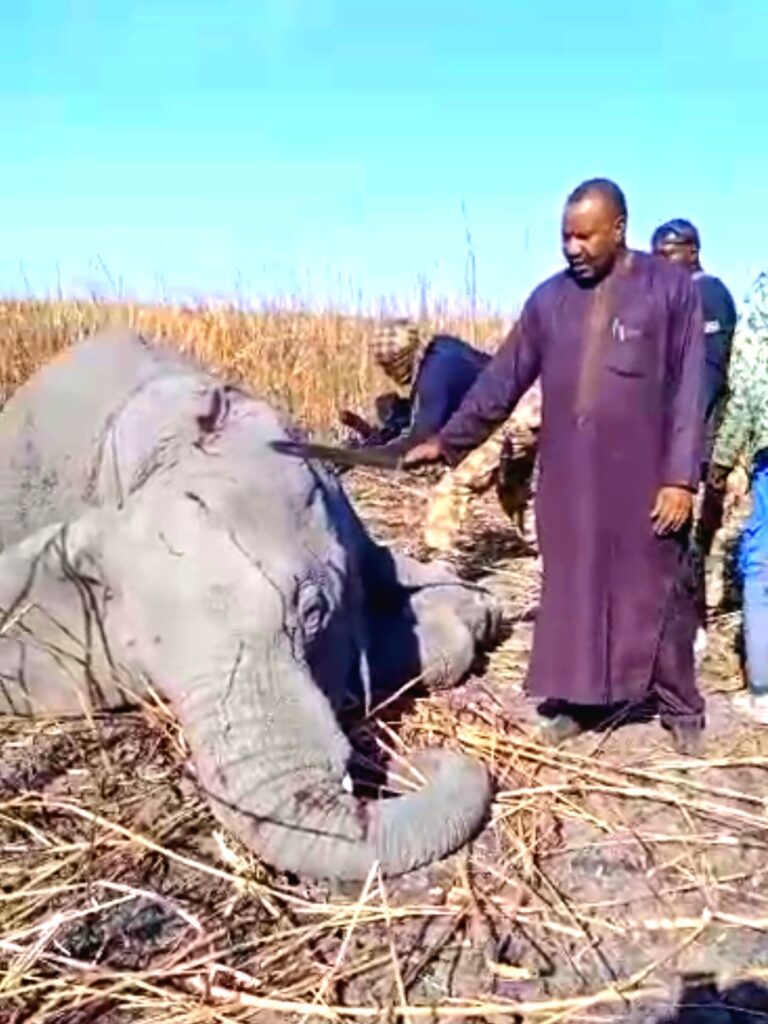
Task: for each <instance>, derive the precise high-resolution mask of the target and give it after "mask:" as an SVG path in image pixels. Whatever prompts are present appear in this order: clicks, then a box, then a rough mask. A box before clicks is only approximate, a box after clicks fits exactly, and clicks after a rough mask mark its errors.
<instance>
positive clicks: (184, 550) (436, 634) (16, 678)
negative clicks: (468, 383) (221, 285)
mask: <svg viewBox="0 0 768 1024" xmlns="http://www.w3.org/2000/svg"><path fill="white" fill-rule="evenodd" d="M290 436H292V435H291V433H290V431H289V429H288V428H287V427H286V426H285V424H284V423H283V421H282V420H281V419H280V418H279V417H278V415H277V414H276V413H275V411H274V410H273V409H272V408H270V407H269V406H268V405H267V404H265V403H264V402H262V401H259V400H257V399H255V398H254V397H252V396H251V395H249V394H248V393H246V392H245V391H243V390H241V389H239V388H236V387H233V386H231V385H229V384H228V383H227V382H226V381H223V380H222V379H220V378H217V377H216V376H214V375H213V374H211V373H210V372H208V371H207V370H205V369H204V368H202V367H201V366H199V365H197V364H195V363H193V362H192V361H190V360H188V359H186V358H185V357H183V356H182V355H181V354H180V353H178V352H176V351H174V350H172V349H170V348H168V347H165V346H153V345H151V344H149V343H148V342H146V341H145V340H143V339H142V338H140V337H138V336H136V335H133V334H130V333H127V332H118V333H110V334H107V335H104V336H101V337H97V338H92V339H89V340H85V341H80V342H78V343H76V344H75V345H73V346H72V347H71V348H70V349H68V350H67V351H65V352H64V353H63V354H62V355H60V356H59V357H57V358H56V359H55V360H53V361H52V362H51V363H49V364H48V365H47V366H46V367H44V368H43V369H42V370H41V371H40V372H39V373H38V374H37V375H36V376H34V377H33V378H32V379H31V380H30V381H29V382H27V383H26V385H24V386H23V387H22V388H21V389H20V390H19V391H17V392H16V394H15V395H14V396H13V397H12V399H11V400H10V401H9V402H8V404H7V405H6V406H5V408H4V410H3V412H2V415H1V416H0V543H1V544H2V554H0V608H2V613H3V625H2V629H1V630H0V711H5V712H10V713H14V714H35V713H36V712H38V711H45V712H48V713H54V714H82V713H83V712H85V711H87V710H88V709H92V710H103V709H114V708H118V707H121V706H125V705H126V704H130V703H131V702H132V701H134V702H135V700H136V699H137V696H138V697H140V696H141V692H142V687H146V683H147V682H149V683H151V684H152V685H153V686H154V687H156V689H157V690H159V691H160V692H161V693H162V694H163V695H164V696H165V697H166V698H167V699H168V700H169V701H170V703H171V704H172V706H173V708H174V711H175V713H176V715H177V716H178V719H179V721H180V723H181V726H182V728H183V730H184V733H185V735H186V738H187V741H188V743H189V747H190V750H191V752H192V757H193V761H194V764H195V771H196V776H197V780H198V783H199V785H200V786H201V787H202V789H203V791H204V792H205V794H206V796H207V798H208V799H209V801H210V803H211V806H212V808H213V810H214V813H215V814H216V815H217V817H218V818H219V819H220V820H221V821H222V822H223V823H224V824H225V825H226V826H227V827H228V828H229V829H231V831H232V832H233V833H235V834H236V835H237V836H238V837H239V838H241V839H242V840H243V841H244V842H245V843H247V844H248V845H249V846H250V847H251V848H252V849H254V850H255V851H256V852H258V853H259V854H260V855H261V856H262V857H263V858H264V859H265V860H266V861H267V862H268V863H270V864H272V865H274V866H275V867H277V868H279V869H283V870H291V871H295V872H297V873H299V874H302V875H305V876H308V877H324V878H338V879H358V878H361V877H365V876H366V874H367V872H368V871H369V869H370V868H371V866H372V865H373V863H374V861H375V860H377V859H378V861H379V862H380V864H381V868H382V870H383V871H384V872H386V873H387V874H399V873H402V872H405V871H408V870H411V869H414V868H416V867H418V866H420V865H423V864H426V863H428V862H430V861H432V860H435V859H437V858H440V857H442V856H444V855H446V854H448V853H450V852H452V851H454V850H456V849H457V848H459V847H460V846H462V845H463V844H464V843H465V842H467V841H468V840H469V839H470V838H471V837H472V836H473V834H474V833H475V832H476V831H477V829H478V828H479V826H480V825H481V823H482V821H483V818H484V816H485V814H486V811H487V808H488V805H489V800H490V788H489V779H488V776H487V773H486V771H485V769H484V768H483V767H482V766H481V765H480V764H479V763H478V762H475V761H474V760H472V759H470V758H468V757H466V756H465V755H463V754H460V753H458V752H451V751H448V750H439V751H435V750H432V751H427V752H425V753H424V755H423V758H422V760H421V761H420V767H421V768H422V771H423V773H424V776H425V778H426V779H427V785H426V786H424V787H423V788H422V789H420V790H418V791H414V792H413V793H408V794H407V795H404V796H398V797H395V798H391V799H382V800H373V801H369V802H364V801H362V800H360V799H358V798H357V797H355V796H353V795H352V794H351V793H350V792H349V786H348V775H347V773H348V761H349V757H350V744H349V741H348V738H347V737H346V735H345V734H344V732H343V731H342V730H341V728H340V726H339V723H338V720H337V714H338V712H339V711H340V710H341V709H342V708H343V706H344V705H345V704H346V703H348V702H349V701H354V702H357V703H358V704H363V705H364V706H365V705H366V704H370V702H371V701H376V700H377V699H378V698H379V697H380V696H381V695H382V694H385V693H391V692H392V691H393V690H394V689H397V688H399V687H401V686H402V685H404V684H405V683H406V682H407V681H408V680H409V679H410V678H412V677H414V676H417V675H418V674H420V673H421V674H423V675H424V677H425V679H426V681H427V683H428V684H429V683H431V684H432V685H452V684H454V683H456V682H457V681H459V680H460V679H461V677H462V676H463V675H464V674H465V673H466V672H467V670H468V668H469V666H470V664H471V662H472V660H473V658H474V656H475V654H476V651H477V650H478V649H479V648H481V647H483V646H484V645H487V644H488V643H489V642H490V641H491V640H492V637H493V634H494V632H495V628H496V623H497V615H496V610H495V606H494V604H493V602H492V600H491V599H490V597H489V595H488V594H487V592H485V591H483V590H480V589H478V588H477V587H470V586H468V585H464V584H462V583H461V582H460V581H459V580H458V579H457V578H456V577H454V576H452V575H451V574H449V573H447V572H446V571H445V570H441V569H438V568H437V567H429V566H424V565H420V564H419V563H417V562H415V561H412V560H410V559H407V558H404V557H401V556H399V555H396V554H394V553H393V552H390V551H389V550H388V549H386V548H384V547H381V546H379V545H377V544H375V543H374V542H373V540H372V539H371V538H370V536H369V535H368V534H367V533H366V531H365V528H364V527H363V525H362V524H361V522H360V520H359V519H358V518H357V516H356V514H355V512H354V511H353V509H352V507H351V505H350V504H349V502H348V501H347V499H346V497H345V495H344V493H343V490H342V488H341V486H340V485H339V483H338V481H337V480H336V478H335V477H333V476H332V475H331V474H328V473H326V472H324V471H323V470H322V469H321V468H320V467H318V466H316V465H314V464H309V463H306V462H303V461H300V460H296V459H290V458H286V457H284V456H281V455H280V454H278V453H277V452H274V451H273V450H272V449H271V448H270V446H269V444H270V442H271V441H273V440H275V439H278V438H286V437H290Z"/></svg>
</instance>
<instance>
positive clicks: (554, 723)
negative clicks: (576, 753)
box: [539, 714, 584, 747]
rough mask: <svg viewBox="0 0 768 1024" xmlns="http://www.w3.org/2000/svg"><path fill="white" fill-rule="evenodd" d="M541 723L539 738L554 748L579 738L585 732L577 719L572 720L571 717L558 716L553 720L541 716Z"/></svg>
mask: <svg viewBox="0 0 768 1024" xmlns="http://www.w3.org/2000/svg"><path fill="white" fill-rule="evenodd" d="M539 722H540V725H539V736H540V737H541V739H542V740H543V741H544V742H545V743H549V744H551V745H552V746H553V747H557V746H559V745H560V744H561V743H564V742H565V741H566V740H570V739H573V737H574V736H578V735H579V733H582V732H583V731H584V729H583V728H582V726H581V725H580V724H579V723H578V722H577V721H576V719H575V718H571V716H570V715H564V714H558V715H555V716H554V717H553V718H547V717H545V716H544V715H541V716H540V718H539Z"/></svg>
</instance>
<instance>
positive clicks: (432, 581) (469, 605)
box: [390, 552, 501, 648]
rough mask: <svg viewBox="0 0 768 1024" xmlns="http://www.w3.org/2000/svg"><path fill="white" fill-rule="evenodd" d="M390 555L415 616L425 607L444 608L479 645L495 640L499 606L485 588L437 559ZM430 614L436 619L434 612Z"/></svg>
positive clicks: (499, 623) (399, 582)
mask: <svg viewBox="0 0 768 1024" xmlns="http://www.w3.org/2000/svg"><path fill="white" fill-rule="evenodd" d="M390 557H391V559H392V566H393V571H394V576H395V579H396V581H397V585H398V586H399V587H401V588H403V589H404V590H405V591H407V592H408V593H409V594H410V595H411V598H410V600H411V604H412V605H413V607H414V609H415V611H416V614H417V615H418V616H421V615H422V614H425V613H426V610H427V609H447V610H449V611H450V612H452V613H453V615H454V616H456V617H457V618H458V620H459V621H460V622H461V623H463V625H464V626H465V627H466V628H467V629H468V630H469V632H470V634H471V636H472V638H473V639H474V642H475V643H476V644H477V646H478V647H479V648H485V647H489V646H491V645H492V644H493V643H494V642H495V641H496V639H497V637H498V634H499V630H500V626H501V608H500V606H499V603H498V601H497V600H496V598H495V597H494V596H493V595H492V594H491V592H490V591H489V590H487V589H486V588H485V587H482V586H479V585H478V584H475V583H469V582H467V581H465V580H462V579H461V578H460V577H459V576H457V575H456V574H455V573H454V572H453V571H452V570H451V569H450V568H448V567H447V566H445V565H443V564H441V563H440V562H428V563H423V562H417V561H416V560H415V559H413V558H409V557H408V556H406V555H401V554H396V553H394V552H390ZM430 615H433V617H435V616H436V617H438V618H439V616H438V615H437V612H436V611H435V612H434V613H431V612H430ZM428 618H429V616H428Z"/></svg>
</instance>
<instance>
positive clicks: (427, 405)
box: [340, 318, 540, 554]
mask: <svg viewBox="0 0 768 1024" xmlns="http://www.w3.org/2000/svg"><path fill="white" fill-rule="evenodd" d="M372 355H373V359H374V361H375V362H376V364H377V365H378V366H379V367H380V369H382V370H383V371H384V373H385V374H386V375H387V376H388V377H389V378H390V380H392V381H393V382H394V383H395V384H397V385H398V386H399V387H402V388H405V387H407V388H408V389H409V395H408V397H407V398H406V399H403V398H399V399H398V398H397V396H393V395H386V396H381V397H380V398H379V399H378V400H377V407H378V408H377V411H378V413H379V419H380V423H381V426H380V427H379V428H375V427H372V426H369V425H368V424H367V422H366V421H365V420H363V419H362V418H361V417H359V416H358V415H357V414H356V413H354V412H351V411H349V410H344V411H343V412H342V413H341V414H340V419H341V422H342V423H343V424H344V425H345V426H347V427H350V428H352V429H354V430H355V431H356V433H357V434H358V435H359V436H360V438H361V442H360V443H362V444H364V445H369V444H376V445H381V444H385V445H386V447H387V448H388V449H390V450H395V451H398V452H402V453H403V454H405V452H407V451H408V450H410V449H411V448H413V447H415V446H416V445H417V444H420V443H421V442H422V441H425V440H426V439H427V438H428V437H431V436H432V435H433V434H435V433H437V432H438V431H439V430H441V429H442V427H443V426H445V424H446V423H447V422H448V420H449V419H450V418H451V416H452V415H453V413H454V412H455V411H456V410H457V409H458V408H459V406H460V405H461V402H462V400H463V398H464V396H465V395H466V394H467V393H468V391H469V390H470V388H471V387H472V386H473V384H474V383H475V381H476V380H477V378H478V377H479V376H480V373H481V372H482V371H483V370H484V369H485V368H486V366H487V365H488V364H489V363H490V361H491V356H490V355H489V354H488V353H486V352H481V351H480V350H479V349H476V348H474V347H473V346H472V345H470V344H468V343H467V342H466V341H463V340H462V339H461V338H456V337H453V336H452V335H447V334H437V335H434V336H433V337H431V338H430V339H428V340H427V339H426V338H425V337H424V336H423V334H422V332H421V331H420V330H419V327H418V326H417V325H416V324H415V323H413V322H412V321H411V320H409V319H407V318H401V319H392V320H385V321H383V322H382V323H381V324H380V325H379V326H378V328H377V330H376V331H375V333H374V336H373V341H372ZM382 414H383V415H382ZM539 420H540V399H539V394H538V387H534V388H532V389H531V392H530V394H529V395H528V396H526V400H525V401H524V403H523V404H522V405H521V407H520V409H519V410H516V414H515V416H514V417H513V418H512V419H511V420H510V422H509V423H507V424H504V425H503V426H502V427H500V428H499V429H498V430H496V431H495V432H494V433H493V435H492V436H491V437H489V438H488V439H487V441H486V442H485V443H484V444H483V445H481V446H480V447H479V448H478V449H477V450H476V451H475V452H473V453H472V456H470V458H468V459H466V460H465V462H464V463H463V464H462V465H461V467H460V468H458V469H456V470H449V471H448V472H446V473H445V474H443V476H442V477H441V479H440V481H439V482H438V483H437V484H436V486H435V488H434V489H433V491H432V493H431V495H430V500H429V504H428V506H427V511H426V517H425V524H424V528H423V540H424V543H425V545H426V546H427V547H428V548H430V549H431V550H433V551H435V552H439V553H443V554H447V553H449V552H450V551H451V550H452V549H453V547H454V545H455V543H456V541H457V539H458V536H459V534H460V532H461V529H462V527H463V525H464V523H465V521H466V518H467V514H468V512H469V507H470V503H471V501H472V499H473V498H474V497H475V496H477V495H480V494H483V493H485V492H486V491H487V490H488V489H489V488H490V487H492V486H493V485H496V488H497V493H498V496H499V500H500V502H501V504H502V507H504V509H505V511H507V512H508V513H514V512H517V511H519V510H520V508H521V507H524V504H525V500H526V497H527V493H528V488H529V486H530V478H531V476H532V474H533V465H534V460H535V451H536V439H537V435H538V426H539ZM519 525H520V522H518V526H519Z"/></svg>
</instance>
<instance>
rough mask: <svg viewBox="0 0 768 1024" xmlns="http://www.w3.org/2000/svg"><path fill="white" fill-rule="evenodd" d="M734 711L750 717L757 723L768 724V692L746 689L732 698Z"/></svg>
mask: <svg viewBox="0 0 768 1024" xmlns="http://www.w3.org/2000/svg"><path fill="white" fill-rule="evenodd" d="M731 703H732V705H733V709H734V711H736V712H738V713H739V714H740V715H744V717H745V718H749V719H750V721H752V722H754V723H755V725H768V693H761V694H756V693H751V692H750V691H749V690H745V691H744V692H743V693H737V694H736V696H735V697H733V698H732V699H731Z"/></svg>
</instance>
